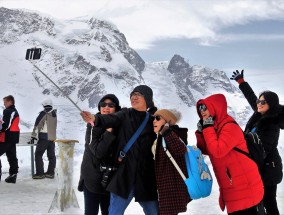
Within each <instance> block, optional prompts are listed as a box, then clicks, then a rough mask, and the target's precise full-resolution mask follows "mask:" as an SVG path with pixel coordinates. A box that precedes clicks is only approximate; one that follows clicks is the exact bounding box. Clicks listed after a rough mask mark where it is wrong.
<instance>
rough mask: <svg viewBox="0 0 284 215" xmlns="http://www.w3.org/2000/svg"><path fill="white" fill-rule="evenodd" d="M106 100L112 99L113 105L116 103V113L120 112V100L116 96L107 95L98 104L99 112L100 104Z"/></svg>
mask: <svg viewBox="0 0 284 215" xmlns="http://www.w3.org/2000/svg"><path fill="white" fill-rule="evenodd" d="M106 99H110V100H111V101H112V102H113V103H115V111H120V109H121V107H120V106H119V100H118V98H117V97H116V96H115V95H114V94H106V95H105V96H103V97H102V98H101V100H100V101H99V104H98V109H99V111H100V109H101V107H100V103H101V102H103V101H104V100H106Z"/></svg>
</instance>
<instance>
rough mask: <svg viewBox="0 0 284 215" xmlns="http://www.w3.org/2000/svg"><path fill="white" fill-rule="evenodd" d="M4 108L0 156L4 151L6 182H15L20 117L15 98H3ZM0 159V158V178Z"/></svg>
mask: <svg viewBox="0 0 284 215" xmlns="http://www.w3.org/2000/svg"><path fill="white" fill-rule="evenodd" d="M3 101H4V106H5V109H4V111H3V118H2V125H1V126H2V128H1V129H0V156H2V155H3V154H4V153H6V156H7V159H8V162H9V164H10V169H9V176H8V177H7V178H6V179H5V181H6V182H7V183H14V184H15V183H16V179H17V173H18V169H19V166H18V159H17V151H16V143H19V138H20V128H19V122H20V117H19V113H18V111H17V109H16V108H15V99H14V97H13V96H11V95H9V96H6V97H4V98H3ZM1 168H2V165H1V160H0V179H1V175H2V172H1Z"/></svg>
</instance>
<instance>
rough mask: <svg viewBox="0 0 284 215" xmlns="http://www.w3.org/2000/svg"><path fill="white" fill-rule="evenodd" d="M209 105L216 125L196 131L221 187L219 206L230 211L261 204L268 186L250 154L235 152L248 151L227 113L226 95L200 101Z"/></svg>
mask: <svg viewBox="0 0 284 215" xmlns="http://www.w3.org/2000/svg"><path fill="white" fill-rule="evenodd" d="M200 104H205V105H206V107H207V109H208V110H209V112H210V115H211V116H212V117H213V120H214V127H213V126H211V127H207V128H204V129H203V131H202V133H200V132H198V131H196V137H197V146H198V147H199V148H200V149H201V150H202V152H203V153H204V154H208V155H209V157H210V160H211V163H212V166H213V169H214V173H215V176H216V178H217V181H218V184H219V190H220V197H219V205H220V208H221V209H222V210H224V209H225V207H226V208H227V212H228V213H232V212H235V211H240V210H244V209H247V208H250V207H253V206H255V205H257V204H258V203H259V202H260V201H261V200H262V198H263V194H264V189H263V183H262V180H261V176H260V174H259V172H258V169H257V165H256V164H255V162H254V161H252V160H251V159H250V158H248V157H247V156H245V155H243V154H241V153H239V152H237V151H235V150H234V149H233V148H234V147H238V148H240V149H242V150H244V151H247V152H248V149H247V146H246V142H245V139H244V135H243V132H242V130H241V128H240V127H239V126H238V125H237V124H235V123H230V122H233V121H235V120H234V119H233V118H232V117H231V116H229V115H228V113H227V101H226V98H225V96H224V95H222V94H215V95H212V96H209V97H207V98H205V99H201V100H199V101H198V102H197V112H198V114H199V117H200V118H201V119H202V117H201V115H200V113H199V111H198V107H199V105H200Z"/></svg>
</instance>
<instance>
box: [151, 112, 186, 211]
mask: <svg viewBox="0 0 284 215" xmlns="http://www.w3.org/2000/svg"><path fill="white" fill-rule="evenodd" d="M179 115H180V114H179V113H178V112H177V111H173V110H171V111H170V110H168V109H161V110H158V111H156V112H155V114H154V121H153V125H154V131H155V133H156V134H157V140H156V141H155V142H154V144H153V146H152V152H153V154H154V159H155V175H156V181H157V189H158V194H159V215H177V214H178V213H180V212H185V211H186V210H187V204H188V203H189V201H190V198H189V195H188V192H187V188H186V185H185V183H184V181H183V179H182V177H181V176H180V175H179V173H178V171H177V169H176V168H175V167H174V165H173V164H172V162H171V161H170V159H169V157H168V156H167V155H166V152H165V151H164V148H163V146H162V138H164V139H165V142H166V147H167V149H168V150H169V152H170V153H171V155H172V157H173V158H174V159H175V161H176V162H177V164H178V165H179V167H180V168H181V170H182V172H183V173H184V174H185V175H186V177H187V171H186V165H185V158H184V155H185V152H186V146H185V145H184V143H185V144H187V128H180V127H178V126H177V125H176V122H177V120H178V119H179ZM180 138H181V139H182V140H183V142H184V143H182V142H181V140H180Z"/></svg>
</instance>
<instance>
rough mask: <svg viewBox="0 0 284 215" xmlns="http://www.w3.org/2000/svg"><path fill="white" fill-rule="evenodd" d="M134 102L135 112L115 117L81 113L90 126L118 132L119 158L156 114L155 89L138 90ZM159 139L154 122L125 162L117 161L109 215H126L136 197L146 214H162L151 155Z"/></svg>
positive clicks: (131, 110) (131, 109) (118, 114)
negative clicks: (149, 114)
mask: <svg viewBox="0 0 284 215" xmlns="http://www.w3.org/2000/svg"><path fill="white" fill-rule="evenodd" d="M130 101H131V106H132V108H123V109H122V110H121V111H119V112H117V113H114V114H108V115H95V116H94V115H92V114H91V113H89V112H82V113H81V115H82V117H83V119H84V120H85V121H86V122H89V121H90V120H92V121H93V122H94V124H95V126H98V127H103V128H109V127H117V128H118V132H117V134H116V137H117V138H116V144H117V146H118V150H117V152H116V157H117V158H118V156H119V153H120V151H121V150H123V148H124V146H125V145H126V144H127V142H128V141H129V139H130V138H131V137H132V136H133V134H134V133H135V132H136V130H137V129H138V127H139V126H140V124H141V123H142V122H143V120H144V119H145V116H146V111H148V112H150V113H151V114H154V112H155V111H156V108H155V107H154V103H153V92H152V89H151V88H150V87H148V86H146V85H140V86H137V87H135V88H134V90H133V91H132V93H131V94H130ZM155 139H156V134H155V133H154V131H153V119H152V118H150V119H149V120H148V122H147V124H146V126H145V128H144V129H143V131H142V132H141V134H140V135H139V137H138V138H137V139H136V141H135V142H134V144H133V145H132V146H131V148H130V149H129V151H128V152H127V154H126V156H125V157H124V159H123V160H122V161H121V162H119V161H117V168H118V169H117V171H116V172H115V174H114V175H113V177H112V179H111V181H110V183H109V185H108V187H107V190H108V191H110V193H111V200H110V208H109V215H122V214H124V211H125V209H126V208H127V206H128V205H129V203H130V202H131V200H132V199H133V197H135V201H136V202H139V204H140V205H141V206H142V207H143V210H144V212H145V214H149V215H157V214H158V202H157V187H156V180H155V174H154V160H153V156H152V153H151V147H152V144H153V142H154V140H155Z"/></svg>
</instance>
